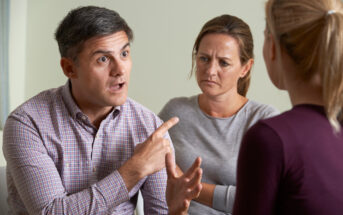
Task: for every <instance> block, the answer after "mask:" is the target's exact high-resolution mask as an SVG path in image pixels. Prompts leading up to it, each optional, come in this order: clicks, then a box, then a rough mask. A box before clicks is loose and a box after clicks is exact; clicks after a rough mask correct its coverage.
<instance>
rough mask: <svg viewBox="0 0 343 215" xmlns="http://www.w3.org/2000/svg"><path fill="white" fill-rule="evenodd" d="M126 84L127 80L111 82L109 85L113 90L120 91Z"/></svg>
mask: <svg viewBox="0 0 343 215" xmlns="http://www.w3.org/2000/svg"><path fill="white" fill-rule="evenodd" d="M124 85H125V82H121V83H116V84H111V85H110V86H109V90H110V91H111V92H118V91H120V90H121V89H123V87H124Z"/></svg>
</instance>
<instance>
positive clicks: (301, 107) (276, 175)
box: [234, 0, 343, 215]
mask: <svg viewBox="0 0 343 215" xmlns="http://www.w3.org/2000/svg"><path fill="white" fill-rule="evenodd" d="M342 12H343V6H342V2H341V1H340V0H269V1H268V2H267V4H266V20H267V25H266V29H265V41H264V49H263V54H264V59H265V63H266V66H267V69H268V73H269V76H270V79H271V81H272V82H273V84H274V85H275V86H276V87H277V88H279V89H282V90H286V91H287V92H288V94H289V97H290V100H291V102H292V105H293V108H292V109H291V110H289V111H286V112H284V113H282V114H280V115H279V116H276V117H273V118H270V119H266V120H262V121H260V122H258V123H257V124H256V125H255V126H253V127H252V128H251V129H249V131H248V132H247V134H246V135H245V137H244V138H243V142H242V145H241V149H240V153H239V158H238V167H237V168H238V169H237V192H236V201H235V205H234V214H239V215H241V214H243V215H244V214H249V215H250V214H256V215H259V214H261V215H262V214H263V215H268V214H292V215H297V214H301V215H306V214H311V215H319V214H323V215H324V214H325V215H336V214H337V215H341V214H343V156H342V155H343V133H342V128H341V125H342V124H341V122H342V106H343V14H342Z"/></svg>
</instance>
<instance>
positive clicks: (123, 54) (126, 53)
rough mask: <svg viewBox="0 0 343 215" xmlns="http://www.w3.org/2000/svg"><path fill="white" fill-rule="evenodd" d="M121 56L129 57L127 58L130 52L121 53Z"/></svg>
mask: <svg viewBox="0 0 343 215" xmlns="http://www.w3.org/2000/svg"><path fill="white" fill-rule="evenodd" d="M121 56H122V57H127V56H129V51H123V52H122V53H121Z"/></svg>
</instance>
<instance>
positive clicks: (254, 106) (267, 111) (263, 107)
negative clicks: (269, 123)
mask: <svg viewBox="0 0 343 215" xmlns="http://www.w3.org/2000/svg"><path fill="white" fill-rule="evenodd" d="M245 112H246V113H247V114H248V115H250V116H255V117H258V118H260V119H264V118H269V117H273V116H276V115H279V114H280V111H278V110H277V109H276V108H275V107H273V106H272V105H268V104H263V103H260V102H257V101H254V100H249V101H248V103H247V104H246V108H245Z"/></svg>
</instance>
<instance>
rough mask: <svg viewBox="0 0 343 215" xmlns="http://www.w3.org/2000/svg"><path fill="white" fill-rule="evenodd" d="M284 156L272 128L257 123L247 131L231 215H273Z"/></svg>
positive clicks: (241, 152)
mask: <svg viewBox="0 0 343 215" xmlns="http://www.w3.org/2000/svg"><path fill="white" fill-rule="evenodd" d="M283 157H284V156H283V148H282V142H281V139H280V137H279V136H278V135H277V133H276V132H275V131H274V130H273V129H272V128H270V127H269V126H268V125H266V124H265V123H263V122H259V123H257V124H256V125H254V126H253V127H252V128H251V129H249V130H248V132H247V133H246V135H245V136H244V138H243V141H242V145H241V149H240V152H239V157H238V166H237V190H236V200H235V203H234V210H233V214H239V215H244V214H256V215H269V214H274V212H275V211H274V210H275V203H276V197H277V192H278V187H279V183H280V179H281V174H282V170H283V159H284V158H283Z"/></svg>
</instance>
